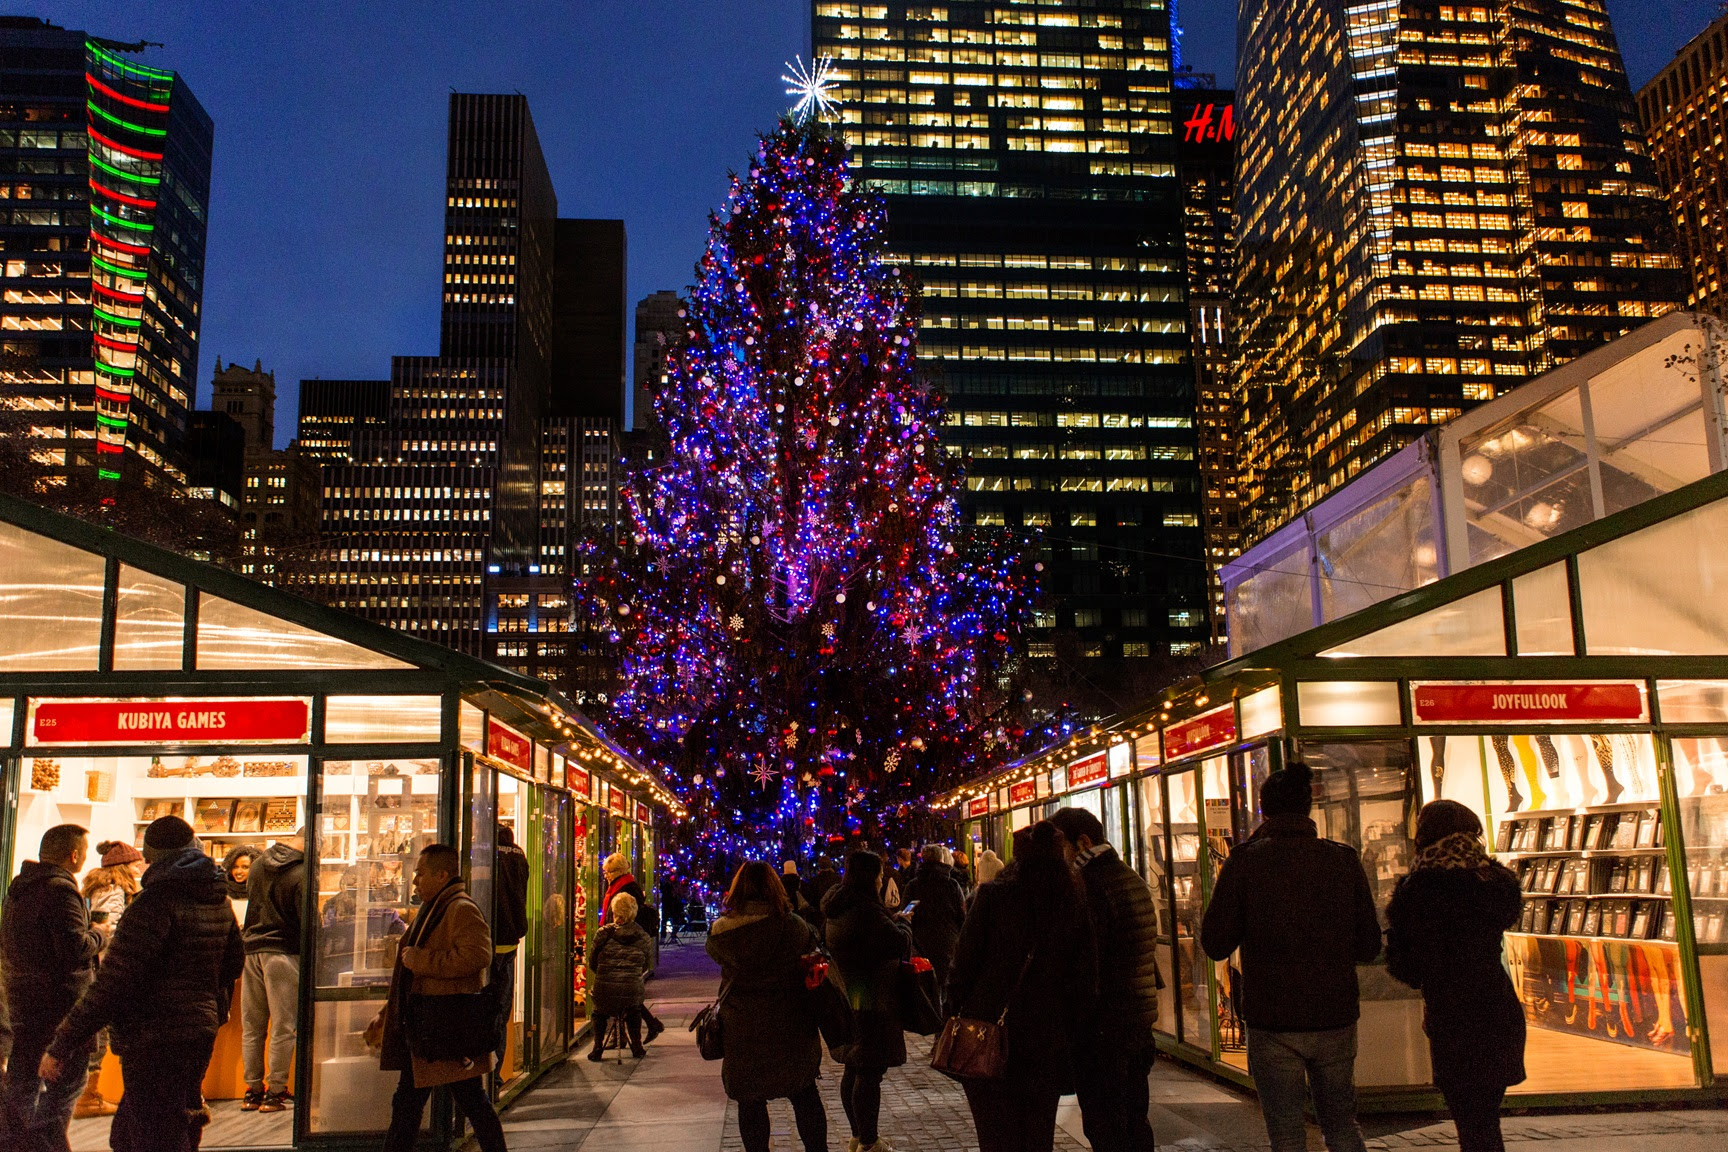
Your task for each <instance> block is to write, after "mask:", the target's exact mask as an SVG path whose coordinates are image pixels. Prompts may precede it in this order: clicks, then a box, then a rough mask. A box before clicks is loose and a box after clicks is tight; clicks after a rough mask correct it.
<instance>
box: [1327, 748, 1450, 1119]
mask: <svg viewBox="0 0 1728 1152" xmlns="http://www.w3.org/2000/svg"><path fill="white" fill-rule="evenodd" d="M1302 757H1303V759H1305V760H1306V761H1307V762H1308V764H1309V765H1310V766H1311V767H1312V768H1313V769H1314V792H1315V799H1314V822H1315V823H1316V824H1317V825H1319V828H1320V835H1322V836H1324V837H1326V838H1327V839H1328V840H1336V841H1338V842H1339V843H1341V844H1348V845H1349V846H1350V847H1352V848H1354V849H1356V851H1357V852H1359V853H1360V854H1361V856H1362V868H1363V871H1365V872H1366V873H1367V874H1368V886H1369V889H1370V890H1371V891H1372V892H1373V894H1374V906H1375V908H1376V909H1377V910H1378V911H1379V912H1380V916H1381V920H1382V922H1384V920H1385V914H1386V905H1387V903H1388V902H1389V901H1390V900H1391V899H1392V889H1393V887H1394V886H1395V885H1396V884H1397V882H1398V879H1399V877H1401V876H1403V875H1404V874H1405V873H1407V872H1409V871H1410V864H1411V861H1412V859H1413V858H1414V856H1415V851H1414V848H1413V846H1412V844H1411V842H1410V838H1409V835H1408V829H1409V827H1410V819H1409V818H1410V816H1411V815H1412V809H1413V808H1414V806H1415V798H1416V792H1415V789H1414V781H1413V780H1412V778H1411V777H1412V772H1411V763H1410V745H1409V743H1408V742H1406V741H1403V740H1361V741H1349V742H1338V743H1326V744H1319V743H1307V742H1305V743H1304V744H1303V745H1302ZM1356 976H1357V982H1358V984H1359V986H1360V990H1361V996H1362V1027H1361V1029H1360V1041H1359V1043H1358V1046H1357V1053H1356V1080H1357V1083H1359V1084H1367V1085H1397V1084H1426V1083H1428V1082H1429V1079H1430V1077H1431V1076H1432V1071H1431V1069H1430V1066H1429V1061H1428V1042H1427V1038H1426V1037H1425V1036H1424V1034H1423V1032H1422V996H1421V993H1419V992H1417V991H1415V990H1414V989H1412V988H1409V987H1408V986H1406V985H1404V984H1401V983H1399V982H1398V981H1397V980H1394V979H1392V977H1391V976H1389V975H1387V974H1386V969H1385V966H1384V965H1383V964H1380V963H1375V964H1368V965H1362V966H1359V967H1358V968H1357V969H1356Z"/></svg>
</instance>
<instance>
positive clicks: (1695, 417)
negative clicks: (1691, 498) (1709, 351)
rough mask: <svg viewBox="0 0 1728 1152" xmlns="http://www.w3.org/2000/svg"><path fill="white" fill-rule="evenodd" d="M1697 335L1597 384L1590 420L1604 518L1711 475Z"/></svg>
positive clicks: (1635, 360) (1681, 337)
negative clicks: (1594, 433) (1598, 469)
mask: <svg viewBox="0 0 1728 1152" xmlns="http://www.w3.org/2000/svg"><path fill="white" fill-rule="evenodd" d="M1698 338H1699V334H1698V333H1697V332H1696V331H1682V332H1676V333H1675V334H1674V335H1672V336H1670V337H1669V338H1668V339H1667V340H1664V341H1663V342H1662V343H1660V344H1658V345H1656V346H1654V347H1652V348H1647V349H1645V350H1644V351H1643V352H1640V353H1639V354H1638V355H1637V356H1635V357H1632V358H1631V359H1629V360H1626V361H1623V362H1622V363H1619V364H1616V365H1614V366H1613V367H1612V368H1609V369H1608V370H1607V371H1606V372H1603V373H1602V374H1601V375H1599V376H1595V377H1592V378H1591V380H1590V385H1589V387H1590V420H1591V423H1592V424H1593V425H1594V426H1595V432H1596V455H1597V459H1598V460H1599V462H1600V465H1601V473H1602V498H1603V506H1604V507H1603V513H1604V514H1605V515H1606V514H1609V513H1613V512H1618V511H1619V510H1620V509H1622V508H1630V507H1631V506H1632V505H1634V504H1641V503H1643V502H1644V501H1646V500H1649V499H1651V498H1652V497H1654V496H1658V495H1660V494H1662V493H1663V492H1672V491H1674V490H1675V489H1676V488H1680V487H1682V486H1684V485H1686V484H1690V483H1691V482H1692V481H1694V480H1699V479H1702V478H1703V477H1705V476H1707V475H1709V473H1710V454H1709V450H1708V449H1707V448H1706V447H1705V429H1704V411H1703V397H1702V395H1701V394H1700V393H1701V390H1700V388H1699V381H1698V375H1699V373H1698V355H1697V351H1696V349H1694V348H1692V347H1690V344H1691V342H1692V341H1694V340H1697V339H1698Z"/></svg>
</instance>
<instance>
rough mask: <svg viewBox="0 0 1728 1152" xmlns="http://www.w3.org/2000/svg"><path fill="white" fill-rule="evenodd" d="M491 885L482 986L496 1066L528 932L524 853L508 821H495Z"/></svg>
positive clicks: (504, 1045) (504, 1041)
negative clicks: (490, 1006)
mask: <svg viewBox="0 0 1728 1152" xmlns="http://www.w3.org/2000/svg"><path fill="white" fill-rule="evenodd" d="M495 851H496V859H497V863H496V865H495V871H494V872H493V875H494V876H495V877H496V884H495V887H494V888H493V889H492V905H493V909H492V968H491V973H490V975H489V976H488V977H487V982H486V987H487V989H488V990H489V991H490V992H491V993H492V996H493V998H494V999H495V1000H496V1002H497V1008H496V1010H495V1013H494V1017H493V1025H492V1032H493V1035H494V1036H496V1037H497V1039H498V1043H497V1045H496V1046H495V1047H494V1048H493V1055H494V1056H495V1057H496V1058H497V1067H499V1068H502V1067H504V1051H505V1049H506V1048H508V1047H509V1045H510V1017H511V1014H512V1013H514V1012H515V1010H516V954H517V951H518V950H519V949H520V948H521V946H522V938H523V937H524V936H526V935H528V854H527V853H526V852H524V851H522V847H521V845H519V844H517V843H516V832H515V830H514V829H512V828H511V827H510V825H508V824H500V825H498V846H497V848H496V850H495Z"/></svg>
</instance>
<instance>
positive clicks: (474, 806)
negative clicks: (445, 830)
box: [464, 757, 498, 925]
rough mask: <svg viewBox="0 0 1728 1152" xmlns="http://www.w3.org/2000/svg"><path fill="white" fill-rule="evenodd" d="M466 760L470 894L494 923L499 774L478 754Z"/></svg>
mask: <svg viewBox="0 0 1728 1152" xmlns="http://www.w3.org/2000/svg"><path fill="white" fill-rule="evenodd" d="M464 760H465V761H466V763H467V764H468V828H469V831H468V895H470V896H472V897H473V898H474V903H476V904H478V905H480V910H481V911H482V912H484V913H486V922H487V923H488V924H494V925H495V924H496V923H497V921H496V920H495V919H494V916H495V915H496V911H497V910H496V908H495V906H494V904H495V901H496V887H495V884H494V880H493V875H494V873H493V869H494V867H495V865H496V863H497V858H496V854H497V846H498V798H497V796H495V795H494V794H493V788H494V787H495V777H496V775H497V774H496V772H494V770H493V769H491V768H489V767H487V766H486V765H485V764H483V763H481V761H480V760H479V759H478V758H477V757H474V758H469V757H464Z"/></svg>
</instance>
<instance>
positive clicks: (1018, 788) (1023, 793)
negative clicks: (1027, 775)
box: [1008, 780, 1038, 808]
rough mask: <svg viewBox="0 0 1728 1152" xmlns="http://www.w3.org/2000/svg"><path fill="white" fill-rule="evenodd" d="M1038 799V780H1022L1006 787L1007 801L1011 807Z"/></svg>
mask: <svg viewBox="0 0 1728 1152" xmlns="http://www.w3.org/2000/svg"><path fill="white" fill-rule="evenodd" d="M1036 799H1038V781H1036V780H1022V781H1020V783H1018V784H1015V785H1013V786H1012V787H1010V788H1009V789H1008V803H1009V804H1010V805H1011V806H1013V807H1016V808H1017V807H1019V806H1020V805H1022V804H1029V803H1031V802H1032V801H1033V800H1036Z"/></svg>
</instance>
